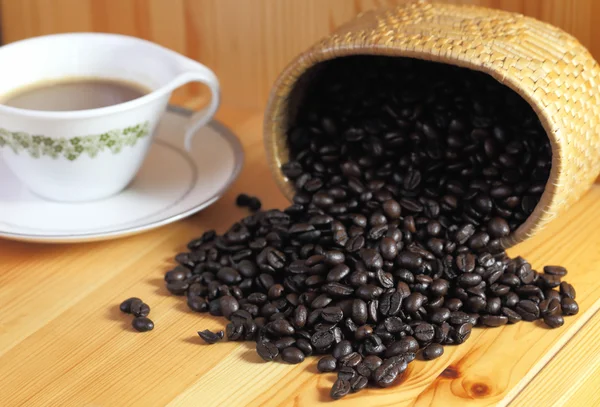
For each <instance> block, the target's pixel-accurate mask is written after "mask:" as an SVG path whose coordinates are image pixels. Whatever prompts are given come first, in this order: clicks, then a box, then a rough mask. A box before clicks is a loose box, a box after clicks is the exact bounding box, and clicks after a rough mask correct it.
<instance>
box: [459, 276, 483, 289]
mask: <svg viewBox="0 0 600 407" xmlns="http://www.w3.org/2000/svg"><path fill="white" fill-rule="evenodd" d="M481 281H482V277H481V276H480V275H479V274H476V273H464V274H461V275H460V276H458V279H457V282H458V284H459V285H460V286H461V287H465V288H466V287H474V286H476V285H478V284H479V283H481Z"/></svg>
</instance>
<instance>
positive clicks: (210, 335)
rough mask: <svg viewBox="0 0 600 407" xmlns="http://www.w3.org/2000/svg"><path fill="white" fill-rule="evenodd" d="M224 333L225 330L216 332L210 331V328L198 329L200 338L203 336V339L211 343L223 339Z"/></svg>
mask: <svg viewBox="0 0 600 407" xmlns="http://www.w3.org/2000/svg"><path fill="white" fill-rule="evenodd" d="M223 334H224V333H223V331H219V332H218V333H214V332H211V331H209V330H208V329H205V330H204V331H198V335H199V336H200V338H202V340H203V341H204V342H206V343H208V344H209V345H212V344H214V343H217V342H219V341H220V340H221V339H223Z"/></svg>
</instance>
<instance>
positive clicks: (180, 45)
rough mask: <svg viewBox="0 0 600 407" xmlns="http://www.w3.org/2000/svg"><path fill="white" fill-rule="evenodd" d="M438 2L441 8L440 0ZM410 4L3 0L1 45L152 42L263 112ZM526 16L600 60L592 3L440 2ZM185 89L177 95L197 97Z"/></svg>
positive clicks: (598, 9) (398, 0) (226, 95)
mask: <svg viewBox="0 0 600 407" xmlns="http://www.w3.org/2000/svg"><path fill="white" fill-rule="evenodd" d="M441 1H444V0H441ZM407 2H408V0H352V1H351V0H279V1H273V0H252V1H240V0H2V3H1V4H2V29H3V37H4V41H5V42H12V41H15V40H19V39H23V38H28V37H31V36H35V35H42V34H49V33H55V32H66V31H102V32H116V33H123V34H127V35H134V36H139V37H141V38H146V39H150V40H152V41H155V42H157V43H159V44H163V45H166V46H168V47H170V48H172V49H174V50H176V51H178V52H183V53H185V54H186V55H189V56H191V57H193V58H195V59H197V60H199V61H201V62H202V63H204V64H206V65H207V66H209V67H210V68H212V69H214V70H215V71H216V73H217V75H218V76H219V78H220V79H221V82H222V85H223V100H224V103H226V104H227V105H231V106H239V107H245V108H253V109H261V108H262V107H263V106H264V104H265V102H266V100H267V97H268V93H269V90H270V88H271V86H272V84H273V82H274V81H275V79H276V77H277V75H278V74H279V73H280V72H281V70H282V69H283V68H284V67H285V66H286V64H288V63H289V62H290V61H291V60H292V59H293V58H294V57H295V56H296V55H298V54H299V53H300V52H302V51H304V50H305V49H307V48H308V47H309V46H311V45H312V44H313V43H315V42H316V41H317V40H319V39H320V38H321V37H323V36H325V35H327V34H328V33H330V32H331V31H333V30H334V29H335V28H336V27H338V26H339V25H340V24H342V23H344V22H346V21H348V20H350V19H351V18H353V17H354V16H356V15H357V14H358V13H359V12H361V11H364V10H368V9H372V8H375V7H385V6H390V5H395V4H403V3H407ZM445 2H449V3H468V4H478V5H483V6H487V7H494V8H500V9H504V10H509V11H515V12H520V13H524V14H526V15H530V16H532V17H535V18H539V19H542V20H544V21H547V22H550V23H551V24H555V25H558V26H559V27H561V28H563V29H565V30H567V31H568V32H570V33H572V34H573V35H575V36H576V37H577V38H578V39H579V40H580V41H581V42H582V43H583V44H584V45H585V46H587V47H589V48H590V50H591V51H592V53H593V54H594V55H595V56H596V58H600V25H599V24H593V21H594V19H597V18H598V16H599V15H600V2H599V1H595V0H462V1H461V0H445ZM201 89H202V87H199V86H196V87H188V88H186V89H185V90H183V91H179V92H178V94H180V95H184V94H185V95H187V94H188V93H190V92H191V93H193V94H197V93H198V92H200V91H201Z"/></svg>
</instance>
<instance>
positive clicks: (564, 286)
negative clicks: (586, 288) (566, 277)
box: [560, 281, 575, 300]
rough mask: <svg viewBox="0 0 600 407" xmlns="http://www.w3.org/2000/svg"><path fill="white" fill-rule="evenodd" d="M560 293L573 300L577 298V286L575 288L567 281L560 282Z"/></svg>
mask: <svg viewBox="0 0 600 407" xmlns="http://www.w3.org/2000/svg"><path fill="white" fill-rule="evenodd" d="M560 293H561V295H563V296H564V297H567V298H570V299H572V300H574V299H575V288H573V286H572V285H571V284H569V283H567V282H566V281H563V282H562V283H560Z"/></svg>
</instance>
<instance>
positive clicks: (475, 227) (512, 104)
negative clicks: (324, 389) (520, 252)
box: [165, 57, 579, 399]
mask: <svg viewBox="0 0 600 407" xmlns="http://www.w3.org/2000/svg"><path fill="white" fill-rule="evenodd" d="M321 68H322V69H320V70H319V71H318V73H316V74H315V77H314V78H313V79H312V80H311V82H310V84H309V86H308V88H307V92H306V94H305V96H304V97H305V99H304V100H303V101H302V103H300V106H302V107H301V109H300V110H299V111H298V112H296V114H295V115H294V116H293V120H292V122H291V123H290V129H289V134H288V146H289V151H290V161H289V162H287V163H285V164H284V165H283V166H282V171H283V172H284V174H285V175H286V176H287V177H288V179H289V180H290V181H291V182H292V183H293V184H294V186H295V187H296V191H297V192H296V194H295V196H294V200H293V204H292V205H291V206H290V207H288V208H287V209H285V210H283V211H280V210H268V211H258V212H256V213H254V214H252V215H250V216H248V217H246V218H244V219H242V220H241V221H240V222H238V223H236V224H234V225H233V226H232V227H231V228H230V229H229V230H227V231H226V232H225V233H224V234H222V235H217V234H216V233H215V232H214V231H208V232H206V233H204V235H203V236H201V237H199V238H198V239H195V240H193V241H191V242H189V244H188V248H189V252H186V253H181V254H179V255H177V257H176V259H177V261H178V263H179V265H178V266H177V267H175V268H174V269H173V270H171V271H169V272H167V273H166V275H165V280H166V284H167V288H168V289H169V290H170V291H171V292H172V293H173V294H175V295H186V296H187V301H188V304H189V305H190V309H192V310H194V311H199V312H207V311H208V312H210V313H211V314H213V315H223V316H225V317H226V318H228V319H229V320H230V323H229V324H228V325H227V327H226V335H227V337H228V339H229V340H253V341H256V342H257V346H256V349H257V352H258V354H259V355H260V357H261V358H262V359H264V360H266V361H271V360H275V359H277V358H278V357H280V356H281V358H282V359H283V360H284V361H286V362H288V363H299V362H301V361H303V360H304V358H305V357H306V356H309V355H311V354H316V355H324V356H322V357H321V358H320V360H319V362H318V365H317V369H318V370H319V371H320V372H334V371H335V372H337V374H338V378H337V380H336V381H335V383H334V385H333V387H332V389H331V397H332V398H334V399H339V398H341V397H343V396H345V395H347V394H349V393H350V392H356V391H359V390H361V389H363V388H365V387H366V386H368V385H369V384H370V385H374V386H379V387H388V386H391V385H392V384H394V382H396V380H397V379H398V378H399V377H400V376H401V375H402V374H403V373H404V372H405V370H406V369H407V364H408V363H410V362H412V361H413V360H414V359H415V358H416V357H417V355H420V356H421V357H422V358H423V359H426V360H430V359H435V358H438V357H440V356H442V355H443V352H444V348H443V346H444V345H453V344H461V343H463V342H465V341H467V340H468V338H469V337H470V335H471V332H472V329H473V327H474V326H485V327H490V328H494V327H499V326H503V325H506V324H514V323H517V322H519V321H521V320H525V321H533V320H537V319H540V318H543V320H544V322H545V323H546V325H547V326H548V327H550V328H557V327H560V326H561V325H563V323H564V318H563V316H564V315H574V314H576V313H578V312H579V307H578V305H577V303H576V301H575V296H576V293H575V289H574V288H573V287H572V286H571V285H570V284H568V283H566V282H563V281H561V279H562V277H563V276H565V275H566V274H567V271H566V269H565V268H563V267H560V266H546V267H545V268H544V272H543V273H540V272H538V271H536V270H534V269H533V268H532V266H531V264H529V263H528V262H527V261H526V260H525V259H523V258H521V257H517V258H512V259H511V258H509V257H508V256H507V254H506V252H505V251H504V250H503V248H502V246H501V239H502V238H503V237H506V236H508V235H509V234H510V233H511V232H512V231H514V230H515V229H516V228H517V227H519V225H521V224H522V223H523V222H524V221H525V219H527V217H528V216H529V215H530V214H531V212H532V211H533V210H534V208H535V206H536V204H537V202H538V201H539V199H540V196H541V194H542V192H543V190H544V187H545V184H546V182H547V179H548V174H549V171H550V166H551V158H552V157H551V150H550V146H549V142H548V139H547V137H546V136H545V134H544V131H543V128H542V126H541V125H540V122H539V120H538V118H537V117H536V115H535V113H534V112H533V111H532V109H531V108H530V107H529V106H528V105H527V104H526V103H525V102H524V101H523V100H522V99H521V98H520V97H519V96H518V95H516V94H515V93H514V92H512V91H511V90H509V89H508V88H506V87H504V86H502V85H501V84H499V83H498V82H496V81H495V80H493V79H492V78H490V77H487V76H485V75H483V74H481V73H477V72H473V71H469V70H466V69H458V68H453V67H448V66H444V65H439V64H434V63H430V62H423V61H415V60H410V59H402V58H385V57H351V58H340V59H337V60H334V61H333V62H328V63H326V64H324V65H322V66H321ZM248 200H249V197H248V196H242V197H241V198H239V199H238V203H240V204H243V206H248ZM207 335H208V336H207ZM205 336H206V337H207V339H208V341H209V342H210V341H213V340H215V337H214V336H213V335H210V334H205Z"/></svg>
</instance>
